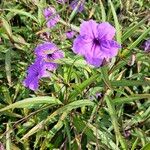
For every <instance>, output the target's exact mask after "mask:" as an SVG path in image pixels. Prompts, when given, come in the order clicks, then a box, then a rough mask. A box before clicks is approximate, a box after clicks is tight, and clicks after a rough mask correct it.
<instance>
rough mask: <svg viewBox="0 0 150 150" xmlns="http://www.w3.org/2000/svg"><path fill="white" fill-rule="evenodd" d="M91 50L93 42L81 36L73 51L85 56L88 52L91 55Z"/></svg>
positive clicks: (76, 41) (76, 40)
mask: <svg viewBox="0 0 150 150" xmlns="http://www.w3.org/2000/svg"><path fill="white" fill-rule="evenodd" d="M91 48H92V41H91V40H89V39H85V38H84V37H82V36H80V35H79V36H78V37H77V38H76V39H75V40H74V42H73V47H72V50H73V52H74V53H76V54H79V55H85V54H86V53H87V52H88V51H89V53H90V51H91Z"/></svg>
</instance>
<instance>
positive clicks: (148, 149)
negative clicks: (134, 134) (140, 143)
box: [141, 142, 150, 150]
mask: <svg viewBox="0 0 150 150" xmlns="http://www.w3.org/2000/svg"><path fill="white" fill-rule="evenodd" d="M141 150H150V142H149V143H147V144H146V145H145V146H144V147H143V148H142V149H141Z"/></svg>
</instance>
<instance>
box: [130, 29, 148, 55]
mask: <svg viewBox="0 0 150 150" xmlns="http://www.w3.org/2000/svg"><path fill="white" fill-rule="evenodd" d="M149 32H150V28H148V29H147V30H145V32H143V33H142V34H141V35H140V36H139V37H138V39H137V40H136V41H134V42H132V43H131V44H130V45H129V46H128V49H129V50H130V49H133V48H135V47H136V46H137V45H138V44H139V43H140V42H141V41H142V40H143V39H144V38H145V37H146V35H147V34H149ZM129 52H130V51H129Z"/></svg>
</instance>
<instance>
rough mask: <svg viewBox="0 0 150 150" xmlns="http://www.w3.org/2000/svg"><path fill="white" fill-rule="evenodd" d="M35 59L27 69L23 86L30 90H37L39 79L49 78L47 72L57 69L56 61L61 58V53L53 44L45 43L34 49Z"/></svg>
mask: <svg viewBox="0 0 150 150" xmlns="http://www.w3.org/2000/svg"><path fill="white" fill-rule="evenodd" d="M35 54H36V59H35V62H34V63H33V64H32V65H31V66H30V67H29V69H28V71H27V73H28V75H27V77H26V79H25V80H24V82H23V84H24V86H26V87H29V88H30V89H31V90H37V89H38V82H39V79H41V78H43V77H49V75H50V74H49V73H48V71H47V70H49V71H53V70H55V69H57V67H58V65H57V64H56V63H55V62H54V61H55V60H56V59H60V58H63V52H62V51H61V50H59V49H58V48H57V46H56V45H55V44H54V43H50V42H45V43H43V44H40V45H38V46H37V47H36V48H35Z"/></svg>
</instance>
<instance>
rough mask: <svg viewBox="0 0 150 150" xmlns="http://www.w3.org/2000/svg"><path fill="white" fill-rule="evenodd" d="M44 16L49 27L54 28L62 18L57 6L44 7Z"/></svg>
mask: <svg viewBox="0 0 150 150" xmlns="http://www.w3.org/2000/svg"><path fill="white" fill-rule="evenodd" d="M43 13H44V16H45V19H46V21H47V23H46V25H47V27H48V28H52V27H54V26H55V25H56V23H57V22H58V21H59V20H60V16H59V14H57V12H56V10H55V8H53V7H49V8H46V9H44V12H43Z"/></svg>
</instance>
